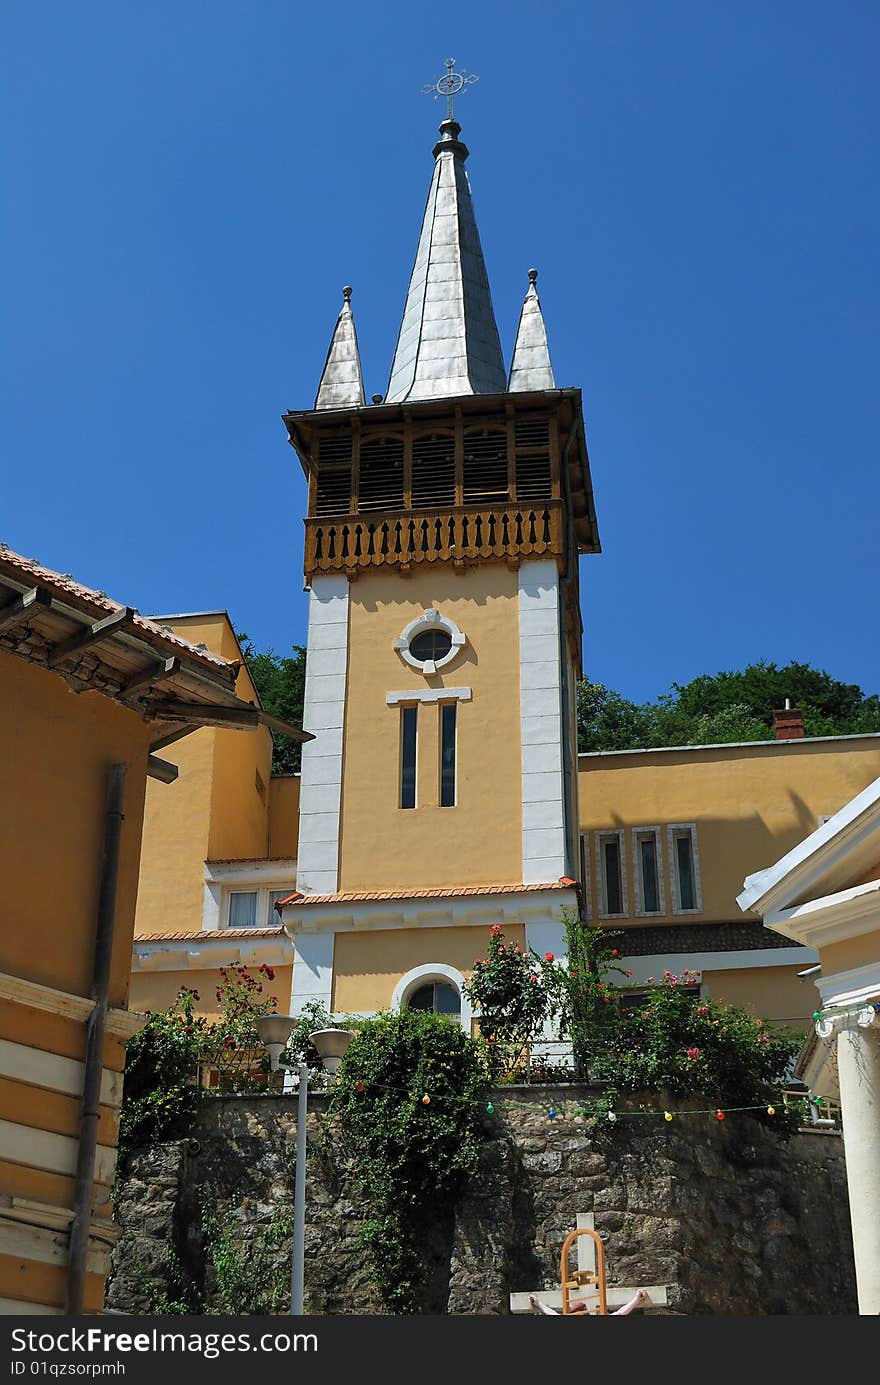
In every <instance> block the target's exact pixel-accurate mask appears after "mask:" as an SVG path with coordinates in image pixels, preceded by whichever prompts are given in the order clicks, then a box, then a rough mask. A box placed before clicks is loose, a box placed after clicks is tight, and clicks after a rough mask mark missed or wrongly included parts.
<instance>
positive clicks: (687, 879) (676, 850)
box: [669, 823, 703, 914]
mask: <svg viewBox="0 0 880 1385" xmlns="http://www.w3.org/2000/svg"><path fill="white" fill-rule="evenodd" d="M669 855H670V864H671V867H672V879H673V891H672V895H673V904H674V912H675V913H677V914H686V913H698V912H699V911H700V909H702V907H703V904H702V899H701V897H700V867H699V862H698V858H697V838H696V828H695V827H694V825H693V823H674V824H673V825H672V826H671V827H670V828H669Z"/></svg>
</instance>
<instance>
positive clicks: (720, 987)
mask: <svg viewBox="0 0 880 1385" xmlns="http://www.w3.org/2000/svg"><path fill="white" fill-rule="evenodd" d="M803 967H804V963H803V962H800V963H798V964H797V966H794V965H793V966H787V967H743V968H741V969H739V970H736V971H704V972H703V984H702V994H703V995H709V996H712V998H713V999H714V1000H724V1001H726V1002H727V1003H728V1004H729V1005H741V1006H742V1007H743V1008H744V1009H746V1010H749V1011H750V1012H751V1014H753V1015H755V1016H757V1017H759V1018H761V1019H766V1020H772V1021H773V1022H774V1023H776V1024H780V1025H783V1026H788V1027H790V1028H791V1029H806V1028H807V1027H808V1026H809V1023H810V1016H811V1015H812V1013H813V1011H814V1010H815V1009H816V1005H817V1002H818V992H817V990H816V987H815V986H814V985H813V982H812V980H811V979H810V978H809V977H804V978H803V979H799V978H798V975H797V972H798V968H800V969H801V970H802V969H803Z"/></svg>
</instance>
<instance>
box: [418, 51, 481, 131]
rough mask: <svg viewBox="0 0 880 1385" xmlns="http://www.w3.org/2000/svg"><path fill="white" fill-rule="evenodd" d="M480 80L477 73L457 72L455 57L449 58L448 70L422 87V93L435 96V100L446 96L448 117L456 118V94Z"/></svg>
mask: <svg viewBox="0 0 880 1385" xmlns="http://www.w3.org/2000/svg"><path fill="white" fill-rule="evenodd" d="M479 80H480V79H479V77H477V76H476V74H475V73H471V74H470V76H468V74H467V73H466V72H456V71H455V58H447V59H446V71H445V72H444V74H443V76H442V77H438V78H437V80H436V82H429V83H428V85H427V86H425V87H422V94H423V95H424V96H433V97H434V100H435V101H436V100H437V97H438V96H445V97H446V119H447V120H454V119H455V112H454V110H453V104H454V102H455V98H456V96H458V95H459V94H460V93H461V92H463V91H464V90H465V88H466V87H469V86H470V85H471V84H472V83H473V82H478V81H479Z"/></svg>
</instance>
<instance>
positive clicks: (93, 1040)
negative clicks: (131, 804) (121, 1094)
mask: <svg viewBox="0 0 880 1385" xmlns="http://www.w3.org/2000/svg"><path fill="white" fill-rule="evenodd" d="M125 771H126V766H125V765H124V764H117V765H111V766H110V772H109V774H108V776H107V805H106V808H105V812H104V848H103V855H102V860H101V880H100V888H99V892H98V918H97V927H96V930H95V961H94V966H93V970H92V989H91V998H92V1000H93V1001H94V1002H95V1008H94V1010H93V1011H92V1013H91V1015H90V1016H89V1024H88V1039H87V1043H86V1060H85V1074H84V1081H83V1095H82V1110H81V1113H80V1127H79V1150H78V1153H77V1161H76V1183H75V1186H74V1193H73V1222H72V1224H71V1228H70V1249H69V1255H68V1270H67V1304H66V1307H65V1312H66V1313H67V1314H69V1315H70V1314H77V1315H79V1314H81V1313H82V1312H83V1299H84V1296H85V1282H86V1258H87V1255H88V1249H89V1231H90V1229H91V1221H92V1197H93V1190H94V1181H95V1156H96V1153H97V1147H98V1119H99V1117H100V1112H101V1076H102V1073H103V1068H104V1034H105V1030H106V1027H107V1008H108V1004H107V994H108V990H109V986H110V958H111V955H112V952H113V925H114V922H115V917H116V883H117V880H118V877H119V844H120V838H121V836H122V822H123V818H124V814H123V811H122V806H123V799H124V794H125Z"/></svg>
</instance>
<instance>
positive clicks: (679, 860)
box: [675, 833, 694, 909]
mask: <svg viewBox="0 0 880 1385" xmlns="http://www.w3.org/2000/svg"><path fill="white" fill-rule="evenodd" d="M675 859H676V866H677V868H678V902H679V904H680V905H681V907H682V909H693V907H694V856H693V850H692V848H691V837H690V833H688V835H687V836H685V835H684V834H683V833H682V835H681V836H679V837H676V839H675Z"/></svg>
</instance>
